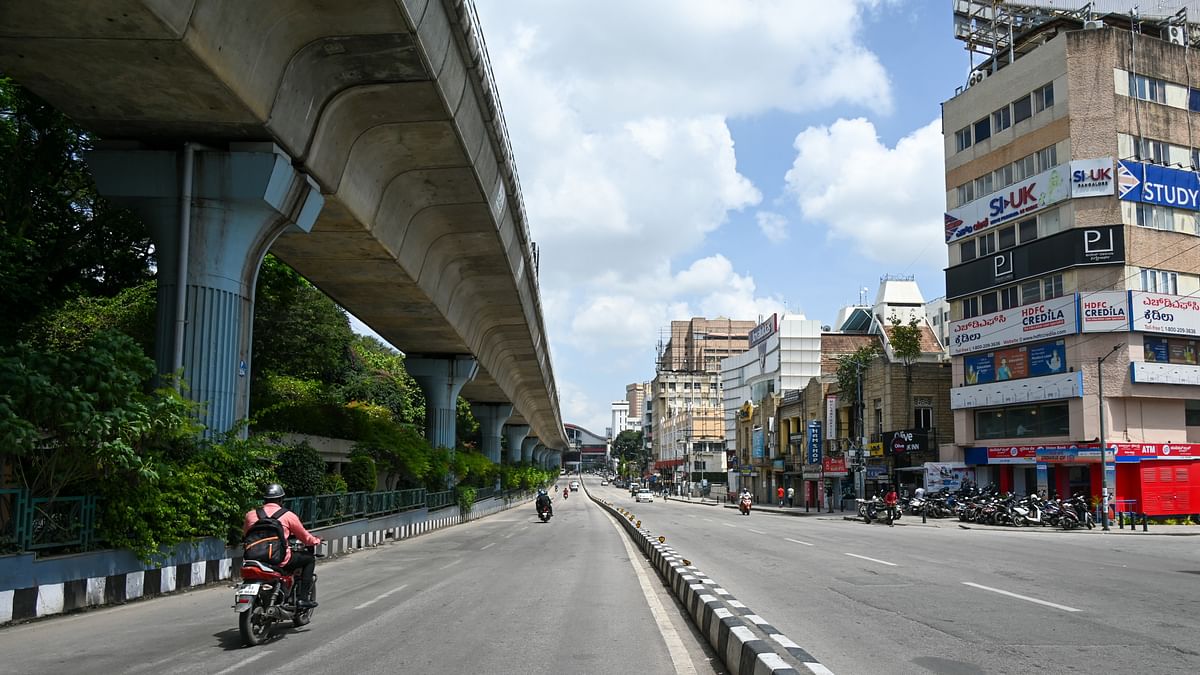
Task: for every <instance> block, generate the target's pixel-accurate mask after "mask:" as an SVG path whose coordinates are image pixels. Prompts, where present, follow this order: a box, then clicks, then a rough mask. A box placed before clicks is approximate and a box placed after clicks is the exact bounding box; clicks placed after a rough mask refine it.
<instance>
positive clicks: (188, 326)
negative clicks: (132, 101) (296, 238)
mask: <svg viewBox="0 0 1200 675" xmlns="http://www.w3.org/2000/svg"><path fill="white" fill-rule="evenodd" d="M86 159H87V162H88V164H89V166H90V167H91V169H92V174H93V175H94V177H95V180H96V186H97V188H98V189H99V191H100V192H101V194H103V195H105V196H106V197H107V198H108V199H109V200H110V201H112V202H113V203H116V204H120V205H122V206H125V207H128V208H129V209H131V210H132V211H134V212H135V213H137V214H138V215H139V216H141V217H142V219H143V220H144V221H145V222H146V224H147V225H148V226H149V228H150V231H151V236H152V237H153V239H154V245H155V252H156V258H157V261H158V309H157V317H156V323H157V333H156V339H155V354H154V357H155V363H156V365H157V367H158V370H159V373H160V374H166V373H172V374H173V373H175V371H179V374H180V375H181V376H182V378H183V380H184V381H185V382H186V386H185V387H184V388H183V391H185V393H186V395H187V396H188V397H189V398H191V399H192V400H194V401H197V402H200V403H203V405H202V406H200V410H199V412H198V417H199V421H200V422H201V423H202V424H203V425H204V427H205V431H204V434H205V435H206V436H208V437H212V436H216V435H219V434H222V433H224V432H226V431H228V430H229V429H231V428H233V426H234V424H235V423H236V422H237V421H238V420H241V419H245V417H246V416H247V414H248V412H249V402H250V353H251V338H252V336H251V331H252V328H253V325H254V289H255V283H256V281H257V279H258V270H259V266H260V265H261V264H262V260H263V258H264V257H265V256H266V254H267V250H268V249H269V248H270V247H271V244H272V243H273V242H274V241H275V239H276V238H277V237H278V236H279V235H280V234H281V233H283V232H284V231H285V230H286V229H287V228H289V227H294V228H297V229H298V230H300V231H304V232H308V231H311V229H312V226H313V223H314V222H316V219H317V215H318V214H319V213H320V211H321V208H322V206H323V205H324V203H325V199H324V197H322V196H321V193H320V190H319V189H318V187H317V185H316V183H314V182H313V181H312V179H310V178H308V177H307V176H306V175H304V174H303V173H300V172H299V171H297V170H296V169H295V168H294V167H293V166H292V160H291V158H290V157H288V156H287V155H286V154H285V153H284V152H283V151H282V150H280V149H279V148H278V147H276V146H274V145H272V144H270V143H230V144H229V149H228V150H218V149H209V148H199V149H198V148H197V146H194V145H186V146H185V147H184V149H183V151H182V152H178V151H173V150H147V149H141V148H138V147H130V146H128V145H125V146H117V145H108V146H105V145H101V147H100V148H98V149H96V150H93V151H90V152H88V153H87V157H86Z"/></svg>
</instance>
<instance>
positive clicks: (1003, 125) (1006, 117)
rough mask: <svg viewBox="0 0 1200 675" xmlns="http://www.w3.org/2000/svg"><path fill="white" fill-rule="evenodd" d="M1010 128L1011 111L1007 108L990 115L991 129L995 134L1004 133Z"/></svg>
mask: <svg viewBox="0 0 1200 675" xmlns="http://www.w3.org/2000/svg"><path fill="white" fill-rule="evenodd" d="M1011 126H1012V111H1011V110H1010V109H1009V107H1008V106H1004V107H1003V108H1001V109H999V110H997V111H996V112H994V113H992V128H993V129H995V130H996V131H997V132H1000V131H1004V130H1005V129H1007V128H1009V127H1011Z"/></svg>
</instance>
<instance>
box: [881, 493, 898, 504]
mask: <svg viewBox="0 0 1200 675" xmlns="http://www.w3.org/2000/svg"><path fill="white" fill-rule="evenodd" d="M883 501H884V503H886V504H889V505H891V504H895V503H896V491H895V490H892V491H891V492H889V493H887V494H886V495H884V497H883Z"/></svg>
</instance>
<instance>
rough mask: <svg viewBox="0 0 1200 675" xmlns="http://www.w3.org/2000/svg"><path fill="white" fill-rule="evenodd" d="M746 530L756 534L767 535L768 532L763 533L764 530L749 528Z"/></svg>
mask: <svg viewBox="0 0 1200 675" xmlns="http://www.w3.org/2000/svg"><path fill="white" fill-rule="evenodd" d="M746 529H747V530H750V531H751V532H753V533H754V534H766V532H763V531H762V530H756V529H754V528H752V527H747V528H746Z"/></svg>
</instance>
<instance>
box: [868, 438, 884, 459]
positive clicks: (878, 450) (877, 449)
mask: <svg viewBox="0 0 1200 675" xmlns="http://www.w3.org/2000/svg"><path fill="white" fill-rule="evenodd" d="M867 455H869V456H871V457H883V443H882V442H880V441H876V442H874V443H867Z"/></svg>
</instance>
